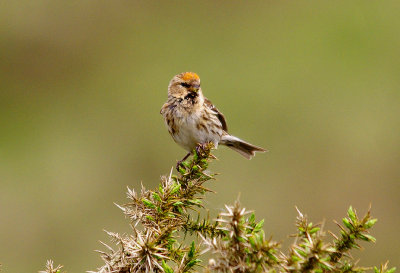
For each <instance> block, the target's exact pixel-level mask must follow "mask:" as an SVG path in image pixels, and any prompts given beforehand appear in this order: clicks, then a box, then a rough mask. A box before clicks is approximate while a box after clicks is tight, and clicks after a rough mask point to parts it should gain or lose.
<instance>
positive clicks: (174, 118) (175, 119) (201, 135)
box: [160, 72, 266, 168]
mask: <svg viewBox="0 0 400 273" xmlns="http://www.w3.org/2000/svg"><path fill="white" fill-rule="evenodd" d="M160 113H161V114H162V115H163V117H164V120H165V124H166V126H167V128H168V132H169V133H170V134H171V136H172V138H173V139H174V141H175V142H176V143H178V144H179V145H180V146H182V147H183V148H184V149H185V150H187V151H188V152H189V153H188V154H187V155H186V156H185V157H184V158H183V159H182V160H180V161H179V162H178V165H177V168H179V165H180V163H181V162H182V161H183V160H186V158H187V157H188V156H189V155H190V154H191V152H192V151H193V150H194V149H195V148H196V146H197V145H198V144H204V143H208V142H212V143H213V144H214V147H215V148H217V147H218V144H221V145H226V146H228V147H229V148H231V149H232V150H234V151H236V152H238V153H240V154H241V155H242V156H244V157H245V158H247V159H251V158H252V157H253V156H254V155H255V152H265V151H266V150H264V149H263V148H261V147H257V146H254V145H252V144H250V143H248V142H246V141H244V140H241V139H240V138H237V137H235V136H232V135H230V134H229V133H228V127H227V125H226V120H225V117H224V115H222V113H221V112H220V111H218V109H217V108H216V107H215V106H214V105H213V104H212V103H211V101H209V100H208V99H207V98H206V97H204V96H203V92H202V90H201V87H200V78H199V76H198V75H197V74H196V73H193V72H185V73H181V74H178V75H176V76H174V77H173V78H172V80H171V81H170V83H169V86H168V100H167V102H166V103H165V104H164V105H163V106H162V108H161V112H160Z"/></svg>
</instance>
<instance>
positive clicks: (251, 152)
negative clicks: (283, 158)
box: [219, 135, 266, 159]
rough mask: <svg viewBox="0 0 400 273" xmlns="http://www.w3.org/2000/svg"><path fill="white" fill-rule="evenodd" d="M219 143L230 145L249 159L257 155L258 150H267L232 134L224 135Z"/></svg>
mask: <svg viewBox="0 0 400 273" xmlns="http://www.w3.org/2000/svg"><path fill="white" fill-rule="evenodd" d="M219 144H222V145H226V146H228V147H229V148H231V149H232V150H234V151H236V152H238V153H239V154H241V155H242V156H244V157H245V158H247V159H251V158H252V157H253V156H255V153H256V152H262V153H264V152H266V150H265V149H263V148H261V147H257V146H255V145H253V144H250V143H248V142H246V141H244V140H241V139H240V138H238V137H235V136H231V135H224V136H222V138H221V141H220V142H219Z"/></svg>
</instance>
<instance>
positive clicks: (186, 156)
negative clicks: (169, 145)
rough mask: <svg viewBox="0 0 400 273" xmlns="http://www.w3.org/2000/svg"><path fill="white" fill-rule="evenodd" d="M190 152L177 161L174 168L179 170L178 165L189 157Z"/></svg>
mask: <svg viewBox="0 0 400 273" xmlns="http://www.w3.org/2000/svg"><path fill="white" fill-rule="evenodd" d="M189 155H190V153H188V154H187V155H185V157H184V158H182V159H181V160H179V161H178V163H176V170H177V171H178V172H179V166H180V165H181V164H182V162H183V161H185V160H186V159H187V158H188V157H189Z"/></svg>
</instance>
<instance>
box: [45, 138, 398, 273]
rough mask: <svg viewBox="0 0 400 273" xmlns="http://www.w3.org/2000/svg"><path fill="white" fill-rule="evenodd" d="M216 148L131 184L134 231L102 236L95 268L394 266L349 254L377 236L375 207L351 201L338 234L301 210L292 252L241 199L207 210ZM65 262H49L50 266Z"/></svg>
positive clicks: (103, 272) (168, 271)
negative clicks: (357, 206) (362, 210)
mask: <svg viewBox="0 0 400 273" xmlns="http://www.w3.org/2000/svg"><path fill="white" fill-rule="evenodd" d="M211 149H212V145H211V144H210V145H205V146H201V147H200V148H197V149H196V151H194V156H193V157H192V159H190V160H187V161H184V162H182V164H181V165H180V167H179V173H178V175H173V174H172V171H171V173H170V174H169V176H165V177H162V178H161V182H160V184H159V187H158V188H157V189H154V190H148V189H146V188H145V187H144V186H142V188H141V190H140V192H138V191H135V190H134V189H129V188H128V193H127V194H128V199H129V202H128V203H126V204H124V205H119V208H120V209H121V210H122V211H123V213H124V214H125V215H126V216H127V217H128V218H129V219H130V221H131V227H132V233H131V234H118V233H115V232H107V233H108V235H109V236H110V237H111V240H112V242H113V243H114V244H115V245H116V246H115V247H110V246H108V245H107V244H104V245H105V247H106V248H107V250H106V251H99V252H100V254H101V257H102V259H103V261H104V265H103V266H101V267H100V268H99V269H98V270H97V271H91V272H96V273H111V272H115V273H133V272H165V273H173V272H176V273H184V272H199V271H204V272H238V273H241V272H316V273H317V272H343V273H345V272H346V273H351V272H365V271H367V270H373V271H374V272H375V273H378V272H380V273H384V272H385V273H392V272H394V270H395V268H391V269H388V267H387V264H385V265H382V266H380V268H377V267H375V268H363V267H359V266H356V265H355V263H354V260H353V258H352V257H351V256H350V255H348V252H349V251H350V250H351V249H357V248H359V247H360V246H359V245H358V242H359V241H367V242H375V238H374V237H372V236H371V235H370V234H369V233H368V230H369V229H370V228H371V227H372V226H373V225H374V224H375V223H376V221H377V220H376V219H373V218H371V215H370V212H369V211H368V212H367V213H366V215H365V216H364V217H361V218H360V217H359V216H358V215H357V213H356V211H355V210H354V209H353V208H352V207H350V208H349V209H348V211H347V217H345V218H343V219H342V224H339V223H338V226H339V228H340V234H339V235H334V234H333V233H331V235H332V236H333V239H329V238H328V237H327V236H326V235H327V234H326V232H325V231H323V230H322V228H321V227H320V226H319V225H316V224H313V223H311V222H308V220H307V218H306V216H305V215H304V214H302V213H301V212H300V211H299V210H298V216H297V219H296V227H297V232H296V234H295V235H294V237H295V240H294V243H293V244H292V245H291V247H290V248H289V250H288V251H287V252H286V253H284V252H283V251H282V250H281V249H280V244H279V243H278V242H275V241H273V240H272V239H270V238H269V237H266V236H265V234H264V231H263V224H264V220H261V221H256V216H255V214H254V213H253V212H250V211H247V210H246V209H244V208H242V207H241V205H240V203H239V201H236V202H235V203H234V205H232V206H225V211H224V212H222V213H220V214H219V215H218V217H217V218H216V219H215V220H212V219H210V218H209V217H208V216H203V215H207V213H204V212H206V211H205V208H204V206H203V202H202V199H203V198H204V197H205V193H207V192H211V190H210V189H208V188H207V187H206V186H205V185H204V184H205V183H206V182H207V181H210V180H213V179H214V177H215V175H214V174H211V173H209V172H207V168H208V164H209V162H210V161H211V160H212V159H214V156H213V155H212V154H211ZM188 238H191V240H188ZM206 252H209V253H212V258H211V259H209V260H208V262H206V263H204V262H202V260H201V259H200V257H201V256H202V255H203V254H204V253H206ZM60 270H61V268H60V267H53V264H52V262H48V264H47V270H46V271H44V272H48V273H55V272H60Z"/></svg>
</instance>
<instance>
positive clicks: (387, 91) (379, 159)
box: [0, 0, 400, 273]
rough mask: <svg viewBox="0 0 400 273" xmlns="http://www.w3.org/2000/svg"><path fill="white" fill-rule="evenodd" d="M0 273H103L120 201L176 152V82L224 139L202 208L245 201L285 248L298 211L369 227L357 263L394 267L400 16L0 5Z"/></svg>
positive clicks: (288, 5) (364, 11)
mask: <svg viewBox="0 0 400 273" xmlns="http://www.w3.org/2000/svg"><path fill="white" fill-rule="evenodd" d="M0 6H1V7H0V83H1V84H0V180H1V181H0V263H1V264H3V271H4V272H9V273H20V272H36V271H38V270H40V269H41V268H43V265H44V264H45V261H46V259H48V258H52V259H54V260H55V261H56V263H62V264H64V265H65V267H66V269H67V270H68V272H83V271H86V270H93V269H95V268H96V267H97V266H99V265H101V261H100V259H99V257H98V255H97V254H96V253H94V252H93V250H94V249H103V248H102V246H101V245H100V243H99V242H98V240H103V241H105V242H108V238H107V236H106V235H105V233H104V232H103V229H107V230H111V231H118V232H126V231H128V230H129V229H128V225H127V223H128V221H127V220H125V219H124V217H123V216H122V213H121V212H120V211H119V209H118V208H117V207H115V206H114V204H113V202H116V203H123V202H125V200H126V199H125V190H126V186H128V185H129V186H130V187H135V188H138V187H139V186H140V182H141V181H142V182H143V184H144V185H145V186H146V187H148V188H152V187H155V186H156V184H157V183H158V181H159V177H160V175H162V174H166V173H168V172H169V171H170V169H171V167H172V166H173V165H175V163H176V160H177V159H180V158H181V157H182V156H183V155H184V154H185V151H184V150H183V149H182V148H180V147H178V146H177V145H176V144H175V143H174V142H173V141H172V139H171V138H170V136H169V135H168V133H167V130H166V129H165V126H164V123H163V120H162V118H161V115H160V114H159V110H160V108H161V106H162V104H163V103H164V101H165V100H166V95H167V85H168V82H169V80H170V79H171V78H172V76H173V75H175V74H177V73H180V72H184V71H194V72H197V73H198V74H199V75H200V77H201V79H202V86H203V91H204V93H205V95H206V96H207V97H208V98H210V99H211V100H212V101H213V102H214V104H216V105H217V106H218V108H219V109H220V110H221V111H222V112H223V113H224V114H225V116H226V117H227V121H228V125H229V128H230V132H231V133H232V134H234V135H237V136H239V137H241V138H243V139H245V140H248V141H249V142H252V143H254V144H256V145H260V146H262V147H265V148H267V149H269V153H267V154H258V155H257V156H256V157H255V158H254V159H253V160H251V161H247V160H245V159H244V158H242V157H241V156H240V155H238V154H237V153H235V152H233V151H231V150H229V149H227V148H225V147H221V148H220V149H219V150H218V151H216V152H215V154H216V155H217V156H218V158H219V161H217V162H214V163H213V164H212V165H211V167H210V168H211V170H213V171H216V172H218V173H221V175H219V177H218V180H217V181H216V182H213V183H212V184H209V186H210V187H211V188H212V189H213V190H215V191H216V192H217V194H215V195H210V196H209V198H208V199H207V201H206V205H207V206H208V207H210V208H211V213H212V214H213V215H215V214H216V213H218V212H219V211H221V209H222V208H223V205H224V204H225V203H232V202H233V201H234V200H235V199H236V198H237V197H238V195H239V193H241V197H240V199H241V201H242V203H243V205H244V206H245V207H246V208H248V209H255V210H256V213H257V218H259V219H260V218H265V220H266V221H265V223H266V224H265V231H266V234H268V235H273V236H274V238H275V239H276V240H279V241H283V242H284V245H283V249H286V248H287V247H288V246H289V243H290V242H291V239H290V238H287V235H288V234H291V233H293V232H295V228H294V226H293V224H294V221H295V217H296V211H295V206H298V207H299V208H300V209H301V210H302V211H303V212H304V213H306V214H307V215H309V216H310V217H311V220H313V221H314V222H318V221H320V220H324V219H325V220H326V221H325V227H326V228H327V229H330V230H332V231H337V228H336V227H335V225H334V224H333V222H332V220H333V219H336V220H339V221H340V218H341V217H342V216H344V215H345V212H346V209H347V208H348V206H349V205H353V206H354V207H355V208H356V209H358V211H359V213H360V214H363V213H364V212H365V211H366V210H367V208H368V206H369V204H372V213H373V215H374V216H376V217H377V218H379V221H378V223H377V225H376V227H375V228H373V233H372V234H373V235H374V236H376V237H377V243H376V244H375V245H368V246H367V247H366V249H365V250H364V251H362V252H360V253H356V252H355V253H354V255H355V256H356V257H361V262H360V264H361V265H366V266H371V265H375V264H379V263H381V262H385V261H386V259H390V261H391V264H392V265H397V266H399V265H400V264H399V263H400V258H399V254H400V239H399V235H398V234H399V225H400V213H399V212H400V186H399V182H400V167H399V163H400V89H399V87H400V77H399V76H400V50H399V48H400V16H399V10H400V2H399V1H396V0H392V1H364V0H356V1H317V0H315V1H208V2H206V1H202V3H201V4H200V3H199V2H195V1H170V2H168V1H158V2H156V1H153V2H152V1H7V2H5V1H4V2H3V3H1V5H0Z"/></svg>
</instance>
